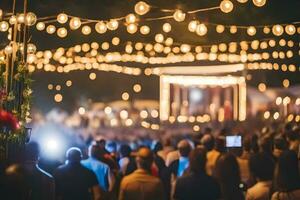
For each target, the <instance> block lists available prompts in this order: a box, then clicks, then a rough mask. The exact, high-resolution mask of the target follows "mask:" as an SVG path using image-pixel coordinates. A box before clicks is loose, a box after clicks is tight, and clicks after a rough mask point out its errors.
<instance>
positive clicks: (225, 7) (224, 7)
mask: <svg viewBox="0 0 300 200" xmlns="http://www.w3.org/2000/svg"><path fill="white" fill-rule="evenodd" d="M220 9H221V11H222V12H224V13H230V12H231V11H232V10H233V3H232V2H231V1H229V0H223V1H221V3H220Z"/></svg>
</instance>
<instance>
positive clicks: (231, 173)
mask: <svg viewBox="0 0 300 200" xmlns="http://www.w3.org/2000/svg"><path fill="white" fill-rule="evenodd" d="M214 176H215V178H216V179H217V180H218V182H219V184H220V187H221V199H222V200H243V199H244V195H243V192H242V189H241V188H240V184H241V177H240V169H239V165H238V163H237V160H236V158H235V156H234V155H232V154H229V153H226V154H223V155H221V156H220V157H219V158H218V160H217V162H216V168H215V173H214Z"/></svg>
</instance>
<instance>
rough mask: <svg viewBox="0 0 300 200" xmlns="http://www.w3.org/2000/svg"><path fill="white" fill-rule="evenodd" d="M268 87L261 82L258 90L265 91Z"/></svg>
mask: <svg viewBox="0 0 300 200" xmlns="http://www.w3.org/2000/svg"><path fill="white" fill-rule="evenodd" d="M266 89H267V86H266V84H264V83H260V84H259V85H258V90H259V91H260V92H264V91H266Z"/></svg>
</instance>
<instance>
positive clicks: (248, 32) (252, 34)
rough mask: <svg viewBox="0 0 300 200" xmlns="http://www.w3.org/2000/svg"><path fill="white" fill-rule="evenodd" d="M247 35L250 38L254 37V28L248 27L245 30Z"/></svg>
mask: <svg viewBox="0 0 300 200" xmlns="http://www.w3.org/2000/svg"><path fill="white" fill-rule="evenodd" d="M247 34H248V35H250V36H254V35H255V34H256V28H255V27H254V26H250V27H248V28H247Z"/></svg>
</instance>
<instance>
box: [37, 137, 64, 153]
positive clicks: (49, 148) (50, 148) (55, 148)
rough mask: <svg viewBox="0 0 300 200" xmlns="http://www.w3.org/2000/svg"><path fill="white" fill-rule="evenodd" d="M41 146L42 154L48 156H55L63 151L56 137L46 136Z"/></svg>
mask: <svg viewBox="0 0 300 200" xmlns="http://www.w3.org/2000/svg"><path fill="white" fill-rule="evenodd" d="M41 147H42V149H43V154H44V155H45V156H46V157H48V158H56V157H58V156H60V155H61V153H63V147H62V144H61V142H60V140H59V139H58V138H46V139H45V140H44V141H43V142H42V145H41Z"/></svg>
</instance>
